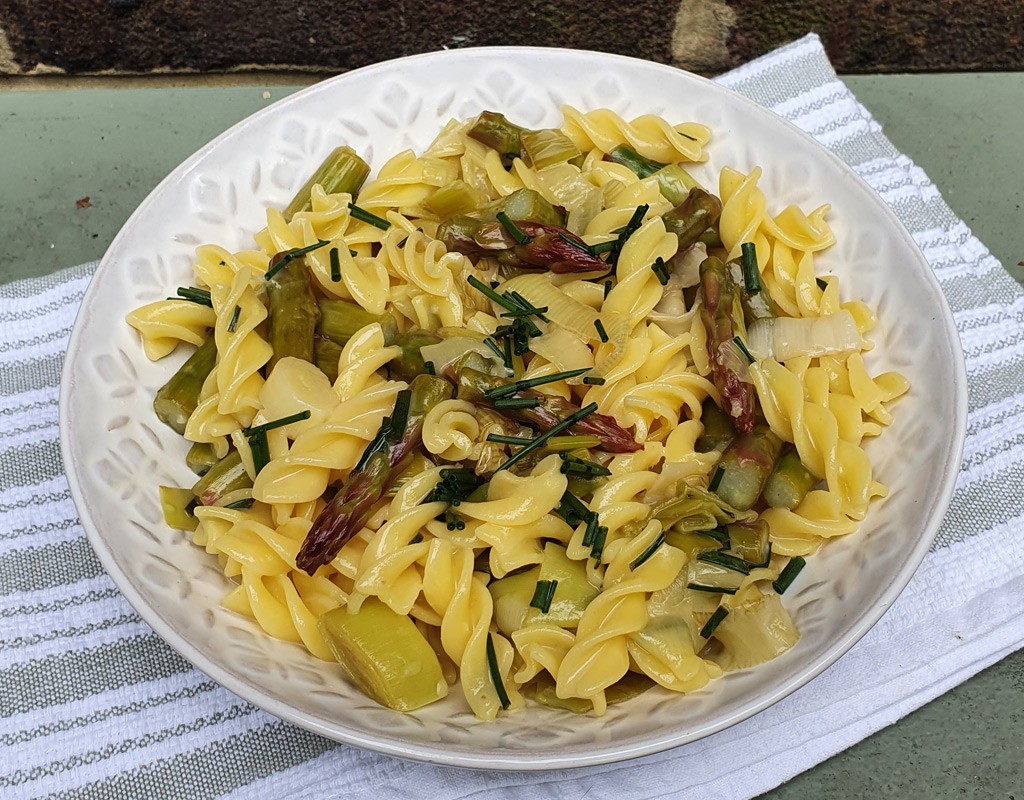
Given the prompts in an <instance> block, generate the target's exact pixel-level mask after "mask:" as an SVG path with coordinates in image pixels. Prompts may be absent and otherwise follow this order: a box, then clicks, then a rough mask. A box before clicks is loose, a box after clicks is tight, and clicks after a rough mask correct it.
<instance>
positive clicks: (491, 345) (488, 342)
mask: <svg viewBox="0 0 1024 800" xmlns="http://www.w3.org/2000/svg"><path fill="white" fill-rule="evenodd" d="M484 344H485V345H487V346H488V347H489V348H490V349H491V351H492V352H493V353H494V355H496V356H497V357H498V358H500V359H501V360H502V361H504V360H505V354H504V353H502V352H501V348H500V347H498V345H497V344H495V342H494V339H492V338H491V337H490V336H488V337H487V338H486V339H484ZM505 366H508V364H506V365H505Z"/></svg>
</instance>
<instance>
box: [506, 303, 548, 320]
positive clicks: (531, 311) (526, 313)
mask: <svg viewBox="0 0 1024 800" xmlns="http://www.w3.org/2000/svg"><path fill="white" fill-rule="evenodd" d="M547 310H548V307H547V306H544V307H543V308H532V307H531V308H524V309H521V310H519V311H502V312H501V316H503V317H513V318H516V317H532V316H536V315H537V314H543V313H544V312H545V311H547Z"/></svg>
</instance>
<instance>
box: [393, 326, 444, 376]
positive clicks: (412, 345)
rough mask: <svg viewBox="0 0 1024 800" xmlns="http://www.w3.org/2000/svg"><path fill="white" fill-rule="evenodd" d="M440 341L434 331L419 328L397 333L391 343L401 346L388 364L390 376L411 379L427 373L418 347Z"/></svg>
mask: <svg viewBox="0 0 1024 800" xmlns="http://www.w3.org/2000/svg"><path fill="white" fill-rule="evenodd" d="M440 341H441V337H440V336H438V335H437V334H436V333H431V332H430V331H423V330H419V329H415V330H411V331H406V332H405V333H400V334H398V336H396V337H395V340H394V341H393V342H392V344H394V345H396V346H397V347H401V348H402V353H401V355H399V356H398V358H395V359H392V361H391V362H390V363H389V364H388V370H389V371H390V373H391V377H392V378H398V379H399V380H403V381H411V380H412V379H413V378H415V377H416V376H417V375H426V374H428V370H427V365H426V363H425V362H424V361H423V356H422V355H421V354H420V348H422V347H425V346H426V345H429V344H437V343H438V342H440Z"/></svg>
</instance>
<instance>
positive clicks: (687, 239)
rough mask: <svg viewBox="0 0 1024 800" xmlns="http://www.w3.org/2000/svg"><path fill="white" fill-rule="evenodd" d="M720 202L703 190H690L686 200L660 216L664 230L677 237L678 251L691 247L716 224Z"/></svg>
mask: <svg viewBox="0 0 1024 800" xmlns="http://www.w3.org/2000/svg"><path fill="white" fill-rule="evenodd" d="M721 215H722V201H721V200H719V199H718V198H717V197H715V196H714V195H713V194H710V193H708V192H705V191H704V190H703V189H700V188H696V189H691V190H690V192H689V193H688V194H687V195H686V199H685V200H683V202H682V203H680V204H679V205H677V206H676V207H675V208H673V209H672V210H671V211H668V212H666V213H665V214H662V217H661V219H662V220H663V221H664V223H665V229H666V230H668V231H671V232H672V233H674V234H676V236H678V237H679V249H680V250H686V249H688V248H689V247H691V246H693V245H694V244H695V243H696V242H697V240H698V239H699V238H700V237H701V235H702V234H703V233H704V231H706V230H707V229H708V228H710V227H712V226H714V225H716V224H717V223H718V218H719V217H720V216H721Z"/></svg>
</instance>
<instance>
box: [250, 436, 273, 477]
mask: <svg viewBox="0 0 1024 800" xmlns="http://www.w3.org/2000/svg"><path fill="white" fill-rule="evenodd" d="M249 451H250V452H251V453H252V468H253V472H255V473H256V474H257V475H259V474H260V472H261V471H262V470H263V468H264V467H265V466H267V464H269V463H270V445H269V444H268V443H267V432H266V431H265V430H264V431H257V432H256V434H255V435H254V436H253V438H251V439H250V440H249Z"/></svg>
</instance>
